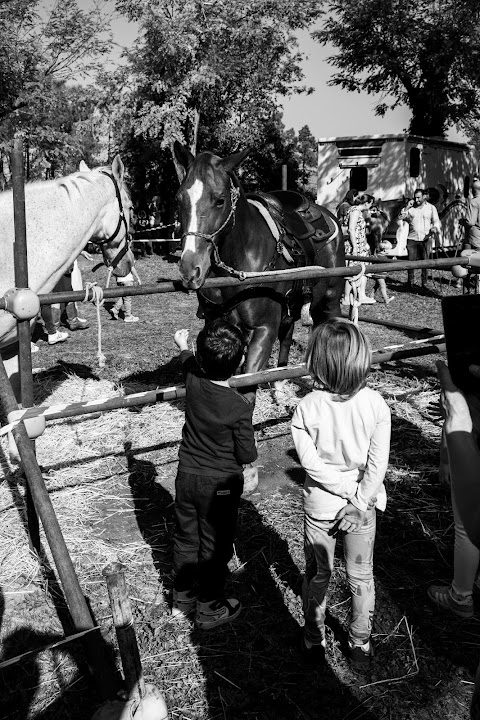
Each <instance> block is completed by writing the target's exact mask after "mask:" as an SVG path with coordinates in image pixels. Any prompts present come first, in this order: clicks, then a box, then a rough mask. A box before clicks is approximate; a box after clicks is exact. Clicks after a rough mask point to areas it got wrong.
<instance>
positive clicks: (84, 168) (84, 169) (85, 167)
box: [78, 160, 90, 172]
mask: <svg viewBox="0 0 480 720" xmlns="http://www.w3.org/2000/svg"><path fill="white" fill-rule="evenodd" d="M78 169H79V170H80V172H89V171H90V168H89V167H88V165H87V163H86V162H85V161H84V160H80V165H79V166H78Z"/></svg>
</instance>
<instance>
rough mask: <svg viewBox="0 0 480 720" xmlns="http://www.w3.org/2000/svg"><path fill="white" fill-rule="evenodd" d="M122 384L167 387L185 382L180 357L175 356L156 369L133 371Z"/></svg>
mask: <svg viewBox="0 0 480 720" xmlns="http://www.w3.org/2000/svg"><path fill="white" fill-rule="evenodd" d="M122 384H123V385H126V386H127V388H128V385H133V386H136V385H143V386H145V387H146V388H148V387H149V386H150V387H152V388H153V387H155V388H157V387H165V386H170V385H178V384H183V376H182V370H181V365H180V362H179V360H178V357H173V358H172V359H171V360H169V361H168V362H166V363H164V364H163V365H159V366H158V367H157V368H155V370H145V371H142V372H137V373H132V374H131V375H127V376H126V377H124V378H123V379H122Z"/></svg>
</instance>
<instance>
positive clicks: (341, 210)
mask: <svg viewBox="0 0 480 720" xmlns="http://www.w3.org/2000/svg"><path fill="white" fill-rule="evenodd" d="M357 195H358V190H354V189H353V188H352V189H351V190H349V191H348V192H347V194H346V195H345V197H344V198H343V200H342V202H341V203H340V204H339V205H338V206H337V210H336V212H337V218H338V219H339V221H340V224H341V226H342V228H343V235H344V236H345V235H348V220H347V215H348V213H349V211H350V208H351V207H352V205H353V204H354V202H355V198H356V197H357Z"/></svg>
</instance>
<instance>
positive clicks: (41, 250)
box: [0, 175, 113, 292]
mask: <svg viewBox="0 0 480 720" xmlns="http://www.w3.org/2000/svg"><path fill="white" fill-rule="evenodd" d="M97 180H99V182H97ZM100 183H101V184H100ZM106 183H107V180H106V179H105V183H104V182H103V179H101V180H100V179H97V178H95V180H94V179H93V178H91V179H89V178H88V176H87V175H85V177H81V176H77V175H75V176H73V177H71V176H69V177H67V178H61V179H60V180H52V181H47V182H38V183H32V184H31V185H26V187H25V210H26V224H27V242H28V264H29V285H30V287H31V288H32V289H33V290H34V291H35V292H49V291H50V290H51V288H52V287H53V286H54V284H55V282H56V281H57V279H58V277H60V275H61V274H62V272H63V271H64V270H65V269H66V268H68V267H69V266H70V265H71V264H72V263H73V261H74V260H75V258H76V257H77V256H78V255H79V253H80V252H81V250H82V249H83V248H84V247H85V245H86V244H87V242H88V241H89V240H90V238H91V237H93V236H95V234H96V233H97V232H98V231H99V229H100V224H101V217H102V209H103V207H104V206H105V205H106V204H107V202H108V198H109V187H108V186H107V184H106ZM112 191H113V186H112ZM0 230H1V231H2V232H1V235H2V236H3V237H2V239H1V242H2V249H3V250H4V252H5V256H8V258H9V259H8V260H7V264H8V268H7V269H6V275H7V277H8V276H9V275H10V274H11V273H12V272H13V269H12V268H13V266H12V263H13V258H12V259H10V257H9V256H10V255H12V256H13V252H12V244H13V241H14V220H13V203H12V193H11V191H10V192H8V193H2V196H0Z"/></svg>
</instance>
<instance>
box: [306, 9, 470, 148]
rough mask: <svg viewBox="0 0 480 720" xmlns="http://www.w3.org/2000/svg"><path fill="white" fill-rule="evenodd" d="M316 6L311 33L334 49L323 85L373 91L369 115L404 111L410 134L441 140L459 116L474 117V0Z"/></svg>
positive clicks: (457, 121) (461, 118)
mask: <svg viewBox="0 0 480 720" xmlns="http://www.w3.org/2000/svg"><path fill="white" fill-rule="evenodd" d="M323 6H324V24H323V27H322V29H320V30H318V31H316V32H314V33H313V35H314V37H315V38H316V39H317V40H319V42H321V43H322V44H324V45H325V44H326V43H332V44H333V45H334V46H335V47H336V48H338V50H339V53H338V54H337V55H335V56H332V57H330V58H329V59H328V61H329V62H330V64H331V65H333V66H334V67H336V68H337V69H338V72H336V73H335V74H334V75H333V77H332V79H331V80H330V84H331V85H339V86H341V87H342V88H345V89H347V90H350V91H357V92H361V91H366V92H368V93H374V94H377V93H380V94H381V95H382V99H381V100H380V102H378V103H377V105H376V108H375V112H376V114H377V115H382V116H383V115H385V114H386V112H387V110H388V109H393V108H395V107H397V106H398V105H400V104H405V105H407V106H408V107H409V108H410V110H411V112H412V118H411V122H410V128H409V130H410V132H411V133H414V134H418V135H425V136H432V135H438V136H444V135H445V133H446V131H447V129H448V128H449V127H451V126H452V125H455V124H458V123H459V122H461V121H463V120H465V118H468V117H470V118H478V117H480V115H479V109H478V108H479V100H480V4H479V3H478V0H360V1H359V2H356V3H352V2H351V1H350V0H326V2H324V3H323ZM388 96H390V97H391V98H392V99H391V101H390V100H388Z"/></svg>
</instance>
